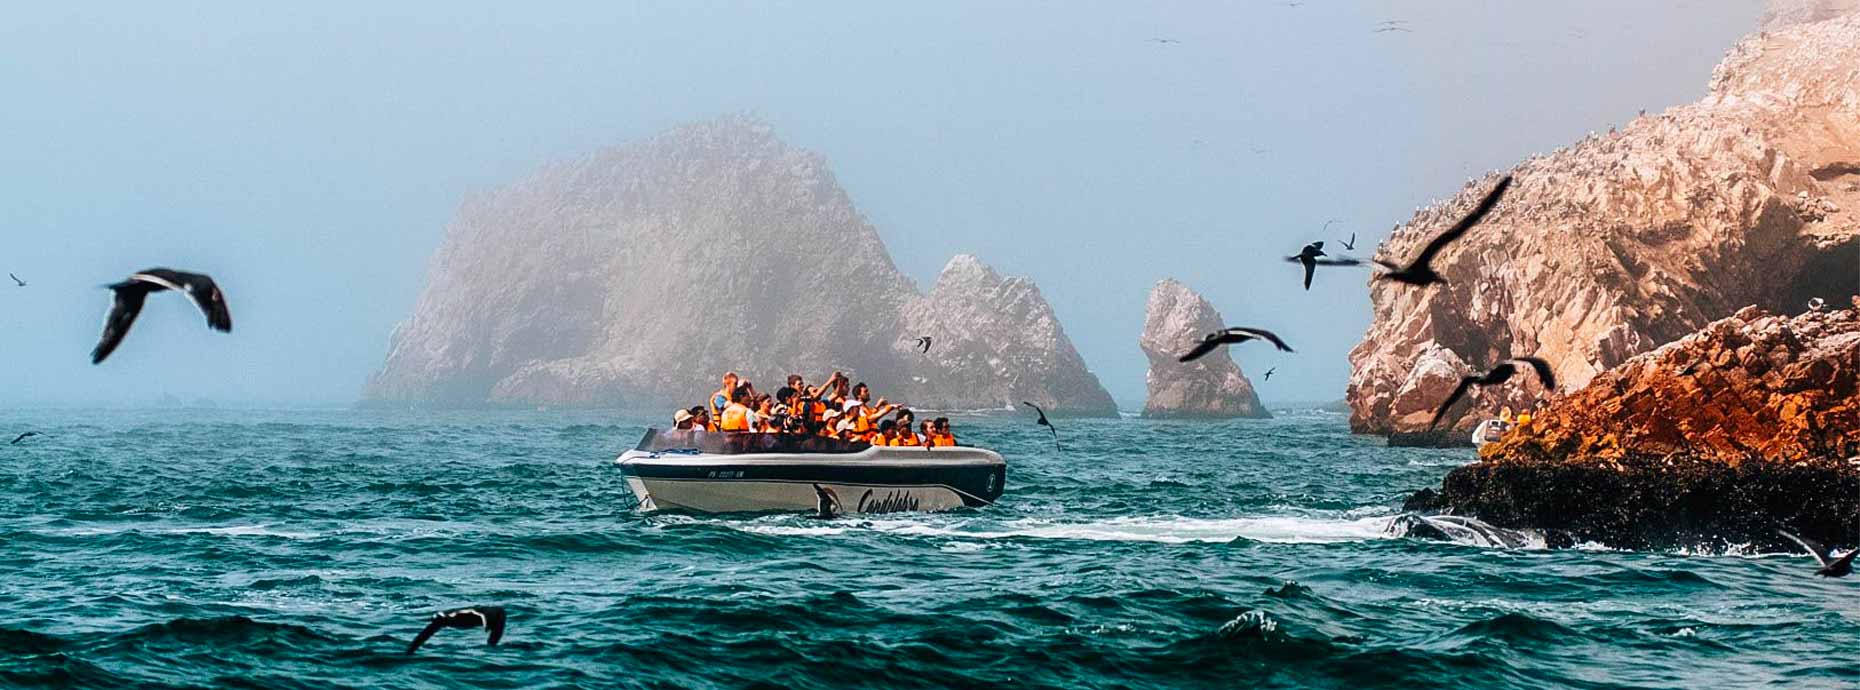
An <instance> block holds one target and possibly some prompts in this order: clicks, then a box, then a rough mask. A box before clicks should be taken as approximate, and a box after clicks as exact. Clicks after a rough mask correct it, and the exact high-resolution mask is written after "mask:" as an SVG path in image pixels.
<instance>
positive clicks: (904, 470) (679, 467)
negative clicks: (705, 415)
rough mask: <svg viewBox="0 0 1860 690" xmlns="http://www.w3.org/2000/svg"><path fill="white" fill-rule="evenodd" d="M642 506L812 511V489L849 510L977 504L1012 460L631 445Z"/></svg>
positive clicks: (626, 457) (631, 477)
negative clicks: (646, 448) (703, 450)
mask: <svg viewBox="0 0 1860 690" xmlns="http://www.w3.org/2000/svg"><path fill="white" fill-rule="evenodd" d="M614 462H615V463H616V464H618V465H619V466H620V471H621V474H622V475H623V476H624V477H625V478H626V483H627V488H629V489H631V490H632V492H633V495H634V497H636V498H638V499H639V509H640V510H641V511H645V512H651V511H659V510H674V511H687V512H699V513H739V512H768V511H789V512H811V511H813V510H815V509H816V508H817V506H818V494H817V493H816V492H815V490H814V487H815V486H820V487H823V488H827V489H830V490H832V491H833V493H834V494H835V495H836V496H838V497H839V500H840V506H841V510H843V511H844V512H847V513H865V514H876V513H899V512H919V511H922V512H931V511H942V510H955V509H959V508H978V507H982V506H986V505H989V504H991V503H993V502H994V501H995V500H996V499H998V498H1000V497H1001V492H1002V489H1003V486H1004V484H1005V483H1006V479H1007V463H1006V462H1005V461H1003V460H1002V459H1001V456H1000V455H999V454H996V453H995V452H993V451H989V450H983V449H980V448H935V449H930V448H885V447H873V448H868V449H866V450H864V451H861V452H858V453H847V454H833V455H811V454H774V453H771V454H745V455H718V454H703V453H677V452H650V451H642V450H630V451H627V452H626V453H623V454H621V456H620V457H619V458H616V459H615V460H614Z"/></svg>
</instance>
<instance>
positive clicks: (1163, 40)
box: [1150, 38, 1181, 45]
mask: <svg viewBox="0 0 1860 690" xmlns="http://www.w3.org/2000/svg"><path fill="white" fill-rule="evenodd" d="M1150 42H1151V43H1161V44H1163V45H1169V44H1171V43H1181V41H1178V40H1175V39H1173V38H1152V39H1150Z"/></svg>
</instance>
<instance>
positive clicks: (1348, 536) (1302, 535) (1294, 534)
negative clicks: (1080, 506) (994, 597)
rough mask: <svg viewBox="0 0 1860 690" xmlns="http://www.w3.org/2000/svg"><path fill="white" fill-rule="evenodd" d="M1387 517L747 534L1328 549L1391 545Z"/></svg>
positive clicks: (896, 523)
mask: <svg viewBox="0 0 1860 690" xmlns="http://www.w3.org/2000/svg"><path fill="white" fill-rule="evenodd" d="M1388 524H1389V518H1388V517H1387V516H1380V517H1366V518H1356V519H1338V518H1321V517H1294V516H1277V517H1248V518H1228V519H1206V518H1190V517H1181V516H1171V515H1158V516H1142V517H1120V518H1111V519H1108V520H1089V521H1061V520H1047V519H1037V518H1026V519H1020V520H1009V521H1006V522H993V521H984V520H979V519H970V520H963V521H958V522H925V521H922V520H910V519H863V520H862V519H858V518H854V519H851V520H846V521H843V522H837V523H832V524H822V523H814V524H809V525H793V524H768V523H762V524H756V523H751V524H744V525H742V529H745V530H748V531H752V532H757V533H761V534H783V535H797V536H799V535H811V536H821V535H830V534H839V533H843V532H846V531H849V530H869V531H875V532H884V533H889V534H901V535H913V536H925V537H955V538H967V539H1012V538H1029V539H1076V540H1085V541H1128V542H1156V543H1163V544H1187V543H1196V542H1200V543H1210V542H1211V543H1225V542H1230V541H1233V540H1235V539H1242V538H1244V539H1249V540H1252V541H1263V542H1272V543H1280V544H1326V543H1333V542H1352V541H1368V540H1372V539H1387V538H1389V535H1388V534H1387V532H1386V530H1387V527H1388Z"/></svg>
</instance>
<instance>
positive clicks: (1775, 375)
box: [1416, 298, 1860, 548]
mask: <svg viewBox="0 0 1860 690" xmlns="http://www.w3.org/2000/svg"><path fill="white" fill-rule="evenodd" d="M1852 306H1853V308H1851V309H1843V310H1839V311H1832V312H1813V313H1807V314H1803V315H1800V316H1796V317H1794V318H1789V317H1783V316H1771V315H1768V314H1766V313H1764V312H1763V311H1762V310H1759V309H1757V308H1754V307H1752V308H1747V309H1744V310H1741V311H1739V312H1738V313H1737V314H1736V315H1734V316H1732V317H1730V318H1727V319H1724V320H1721V321H1717V322H1714V323H1712V324H1711V325H1709V326H1706V327H1705V328H1704V329H1703V330H1701V331H1699V332H1698V333H1696V334H1694V335H1691V336H1688V337H1686V338H1683V339H1681V340H1679V341H1677V342H1674V343H1671V344H1668V345H1666V346H1664V347H1661V348H1659V349H1657V350H1654V351H1653V352H1649V353H1646V354H1643V355H1640V356H1638V357H1635V358H1633V359H1630V360H1628V361H1627V362H1626V363H1623V364H1622V365H1620V366H1619V367H1616V368H1615V369H1613V370H1611V371H1608V372H1607V373H1603V374H1601V375H1599V376H1596V377H1595V379H1594V380H1593V381H1591V382H1590V383H1589V385H1588V386H1586V387H1584V388H1582V389H1581V390H1578V391H1576V392H1574V393H1571V394H1570V395H1567V396H1564V397H1562V398H1560V399H1558V400H1556V401H1555V402H1553V403H1551V404H1550V405H1549V406H1547V407H1546V408H1544V409H1542V410H1540V411H1538V413H1537V414H1536V415H1535V416H1534V417H1533V419H1532V420H1531V421H1530V422H1528V423H1526V424H1524V425H1522V426H1520V427H1519V428H1517V429H1514V430H1513V431H1512V432H1511V433H1510V434H1507V435H1506V437H1505V438H1504V439H1503V440H1501V441H1500V442H1499V443H1495V444H1491V445H1488V446H1486V447H1485V448H1484V449H1482V450H1481V452H1480V455H1481V458H1482V462H1479V463H1476V464H1473V465H1469V466H1466V467H1462V468H1459V469H1456V470H1454V471H1453V472H1452V473H1450V474H1449V475H1448V476H1447V478H1446V480H1445V482H1444V483H1443V484H1442V488H1441V491H1440V492H1439V493H1437V494H1435V493H1431V492H1430V493H1428V494H1427V495H1425V496H1423V497H1422V499H1423V500H1421V501H1419V503H1420V504H1421V505H1417V506H1416V507H1422V508H1429V509H1435V510H1450V511H1453V512H1456V513H1460V514H1465V515H1471V516H1476V517H1479V518H1481V519H1484V520H1487V521H1490V522H1492V523H1494V524H1498V525H1500V526H1506V527H1524V526H1529V527H1537V528H1549V529H1557V530H1564V531H1568V532H1572V533H1574V536H1575V537H1576V538H1577V539H1583V540H1594V541H1598V542H1601V543H1605V544H1610V545H1614V546H1621V547H1627V548H1642V547H1650V546H1651V547H1660V546H1669V545H1674V544H1688V545H1689V544H1700V543H1710V542H1720V543H1748V542H1752V541H1755V542H1756V543H1759V544H1771V545H1783V544H1782V542H1781V541H1780V540H1779V539H1778V538H1777V536H1776V534H1775V533H1774V531H1773V530H1772V528H1773V527H1774V526H1776V525H1787V526H1789V527H1790V528H1792V529H1796V530H1799V531H1801V532H1803V533H1805V534H1808V535H1809V536H1811V537H1814V538H1816V539H1819V540H1822V541H1824V542H1832V543H1848V544H1851V543H1853V541H1854V539H1856V538H1857V537H1860V535H1856V534H1855V533H1854V531H1853V529H1854V525H1855V524H1857V523H1856V521H1855V520H1856V518H1860V457H1856V456H1860V298H1855V299H1854V301H1853V304H1852Z"/></svg>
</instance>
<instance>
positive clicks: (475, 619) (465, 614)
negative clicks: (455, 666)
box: [407, 606, 504, 654]
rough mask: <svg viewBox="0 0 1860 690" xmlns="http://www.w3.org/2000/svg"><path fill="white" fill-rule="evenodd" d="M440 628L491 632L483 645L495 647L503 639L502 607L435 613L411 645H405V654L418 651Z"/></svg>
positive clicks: (480, 607)
mask: <svg viewBox="0 0 1860 690" xmlns="http://www.w3.org/2000/svg"><path fill="white" fill-rule="evenodd" d="M442 628H458V629H460V630H470V629H472V628H484V629H486V630H489V631H491V634H490V637H489V638H487V639H486V640H485V641H484V643H485V644H488V645H495V644H497V641H498V640H501V639H503V638H504V607H502V606H474V607H471V608H468V609H455V610H452V611H441V612H439V613H435V614H433V620H432V622H430V623H427V624H426V629H425V630H421V631H420V634H419V635H417V636H415V637H414V638H413V644H410V645H407V653H408V654H412V653H414V652H415V651H417V650H419V648H420V645H423V644H426V640H427V639H428V638H431V637H432V636H433V633H436V632H439V631H440V629H442Z"/></svg>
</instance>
